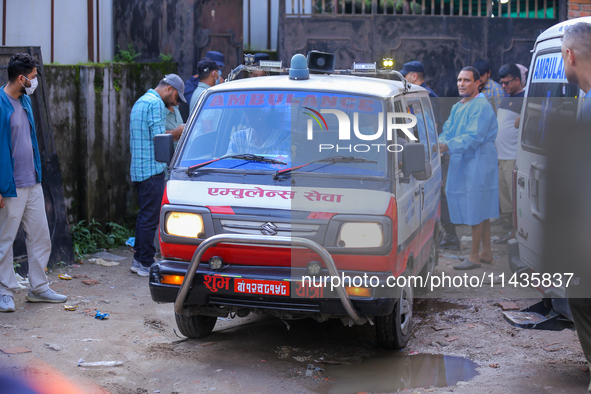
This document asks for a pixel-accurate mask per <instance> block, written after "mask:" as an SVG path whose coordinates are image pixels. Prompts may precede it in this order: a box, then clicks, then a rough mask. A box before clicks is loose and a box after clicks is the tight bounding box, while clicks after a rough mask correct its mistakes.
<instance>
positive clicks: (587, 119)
mask: <svg viewBox="0 0 591 394" xmlns="http://www.w3.org/2000/svg"><path fill="white" fill-rule="evenodd" d="M562 58H563V59H564V73H565V75H566V79H567V80H568V82H569V83H574V84H577V85H579V88H581V90H583V91H584V92H585V98H583V100H584V101H583V105H582V107H581V112H579V115H578V118H577V122H579V123H582V124H583V125H582V128H589V127H590V126H591V24H590V23H585V22H579V23H575V24H574V25H571V26H569V27H568V29H567V30H566V32H565V33H564V36H563V37H562ZM577 190H579V189H577ZM580 190H582V187H580ZM552 208H553V207H550V209H552ZM584 213H585V212H584V211H583V212H582V213H581V212H580V211H578V212H573V213H572V214H573V215H581V214H584ZM561 214H562V211H561ZM550 231H551V230H550ZM571 238H573V237H571ZM580 250H581V248H579V251H580ZM584 260H585V259H583V260H578V259H577V261H575V263H574V264H576V265H579V266H581V267H582V266H584V265H586V264H587V261H584ZM578 268H580V267H578ZM576 274H577V273H576V272H575V275H576ZM581 276H583V275H581ZM588 281H589V278H588V277H584V276H583V277H582V278H581V282H580V283H581V287H582V286H583V283H589V282H588ZM575 290H576V288H575ZM571 294H572V291H571ZM568 304H569V307H570V310H571V313H572V316H573V322H574V323H575V327H576V329H577V335H578V336H579V342H580V343H581V347H582V348H583V353H584V354H585V358H586V359H587V363H588V364H589V366H591V299H590V298H569V300H568ZM587 391H588V392H589V393H591V384H589V387H588V388H587Z"/></svg>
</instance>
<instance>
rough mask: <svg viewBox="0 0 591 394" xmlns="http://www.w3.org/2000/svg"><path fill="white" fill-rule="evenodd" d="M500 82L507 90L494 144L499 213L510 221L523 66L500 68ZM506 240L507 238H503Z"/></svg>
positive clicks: (521, 101) (521, 97)
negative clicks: (496, 156) (497, 169)
mask: <svg viewBox="0 0 591 394" xmlns="http://www.w3.org/2000/svg"><path fill="white" fill-rule="evenodd" d="M499 76H500V77H501V80H500V81H501V86H502V87H503V90H504V91H505V93H506V94H507V96H506V97H503V98H502V99H501V104H500V105H499V109H498V110H497V123H498V125H499V132H498V134H497V139H496V141H495V145H496V146H497V152H498V155H499V200H500V208H501V210H500V216H501V219H502V220H505V221H508V222H509V224H510V223H511V213H512V211H513V189H512V187H513V180H512V177H513V169H514V168H515V158H516V156H517V135H518V133H519V129H518V128H516V127H515V119H517V117H518V116H519V115H520V113H521V106H522V104H523V96H524V90H523V81H522V80H521V70H520V69H519V67H517V65H516V64H513V63H508V64H505V65H503V66H502V67H501V68H500V69H499ZM502 241H504V239H502Z"/></svg>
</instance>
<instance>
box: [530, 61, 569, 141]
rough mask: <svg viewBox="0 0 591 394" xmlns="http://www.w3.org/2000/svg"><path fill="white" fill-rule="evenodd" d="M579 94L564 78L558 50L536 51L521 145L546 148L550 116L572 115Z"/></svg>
mask: <svg viewBox="0 0 591 394" xmlns="http://www.w3.org/2000/svg"><path fill="white" fill-rule="evenodd" d="M578 95H579V88H578V87H577V86H576V85H573V84H569V83H568V82H567V80H566V76H565V74H564V66H563V60H562V56H561V54H560V52H547V53H542V54H540V55H538V56H537V57H536V60H535V65H534V68H533V71H532V73H531V79H530V87H529V90H528V93H527V99H526V100H527V101H526V106H525V111H524V113H523V116H524V118H523V132H522V137H521V143H522V146H523V149H525V150H530V151H540V150H545V149H546V137H547V133H548V130H547V127H548V126H547V125H548V124H549V120H550V119H552V118H553V117H555V116H568V117H571V116H572V117H575V116H576V109H577V100H576V97H577V96H578Z"/></svg>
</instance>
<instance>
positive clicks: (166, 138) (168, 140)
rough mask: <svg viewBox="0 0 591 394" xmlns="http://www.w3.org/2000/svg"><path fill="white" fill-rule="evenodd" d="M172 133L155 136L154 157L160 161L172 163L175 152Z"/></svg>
mask: <svg viewBox="0 0 591 394" xmlns="http://www.w3.org/2000/svg"><path fill="white" fill-rule="evenodd" d="M172 142H173V141H172V134H158V135H157V136H155V137H154V159H155V160H156V161H157V162H160V163H166V164H170V161H171V160H172V155H173V154H174V144H173V143H172Z"/></svg>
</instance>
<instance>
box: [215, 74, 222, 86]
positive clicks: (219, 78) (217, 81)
mask: <svg viewBox="0 0 591 394" xmlns="http://www.w3.org/2000/svg"><path fill="white" fill-rule="evenodd" d="M220 83H222V77H221V76H220V72H219V71H218V79H216V80H215V84H216V85H218V84H220Z"/></svg>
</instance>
